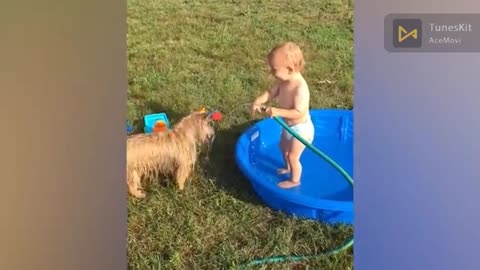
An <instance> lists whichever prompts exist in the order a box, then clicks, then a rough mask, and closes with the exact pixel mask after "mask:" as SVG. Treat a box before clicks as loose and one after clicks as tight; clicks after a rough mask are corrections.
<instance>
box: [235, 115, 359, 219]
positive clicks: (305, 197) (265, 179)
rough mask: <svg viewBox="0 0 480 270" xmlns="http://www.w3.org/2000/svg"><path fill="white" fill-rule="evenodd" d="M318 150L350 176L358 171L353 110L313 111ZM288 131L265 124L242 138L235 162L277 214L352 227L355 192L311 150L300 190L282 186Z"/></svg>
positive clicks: (305, 158)
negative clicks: (283, 150)
mask: <svg viewBox="0 0 480 270" xmlns="http://www.w3.org/2000/svg"><path fill="white" fill-rule="evenodd" d="M310 113H311V116H312V121H313V124H314V126H315V139H314V141H313V143H312V144H313V145H314V146H315V147H316V148H318V149H321V151H322V152H323V153H324V154H326V155H328V156H329V157H330V158H331V159H332V160H334V161H335V162H336V163H337V164H338V165H340V166H341V167H342V168H343V169H344V171H345V172H346V173H348V174H349V175H352V167H353V114H352V111H350V110H312V111H311V112H310ZM282 129H283V127H282V126H281V125H279V124H278V123H277V122H276V121H275V120H274V119H265V120H262V121H260V122H258V123H256V124H255V125H253V126H252V127H250V128H249V129H248V130H247V131H245V132H244V133H243V134H242V135H241V136H240V138H239V140H238V142H237V146H236V151H235V158H236V162H237V165H238V167H239V168H240V170H241V171H242V173H243V174H244V175H245V176H246V177H247V178H248V179H249V180H250V182H251V184H252V186H253V188H254V190H255V192H256V193H257V194H258V195H259V196H260V197H261V198H262V200H263V201H264V202H265V203H266V204H267V205H269V206H270V207H271V208H273V209H275V210H280V211H282V212H285V213H288V214H291V215H294V216H297V217H303V218H309V219H316V220H321V221H323V222H325V223H344V224H352V223H353V216H354V215H353V188H352V186H351V185H350V184H349V183H348V182H347V181H345V179H344V176H342V175H341V174H340V173H339V172H338V171H337V170H336V169H335V168H334V167H332V165H330V164H329V163H328V162H326V161H325V160H323V159H322V158H320V157H319V156H318V155H317V154H315V153H314V152H313V151H311V150H310V149H305V152H304V153H303V155H302V158H301V162H302V165H303V173H302V178H301V185H300V186H298V187H294V188H291V189H281V188H279V187H278V186H277V183H278V182H280V181H283V180H286V179H287V178H288V177H289V175H284V176H279V175H277V172H276V170H277V168H281V167H283V166H284V164H283V158H282V155H281V153H280V149H279V146H278V145H279V140H280V133H281V132H282Z"/></svg>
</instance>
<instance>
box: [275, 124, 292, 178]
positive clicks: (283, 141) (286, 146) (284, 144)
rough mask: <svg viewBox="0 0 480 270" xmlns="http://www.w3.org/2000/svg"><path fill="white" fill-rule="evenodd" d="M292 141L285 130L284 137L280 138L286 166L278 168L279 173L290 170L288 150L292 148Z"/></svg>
mask: <svg viewBox="0 0 480 270" xmlns="http://www.w3.org/2000/svg"><path fill="white" fill-rule="evenodd" d="M290 142H291V141H289V140H288V138H287V132H286V131H285V130H284V131H283V132H282V137H281V138H280V150H281V151H282V156H283V162H285V167H283V168H279V169H278V170H277V173H278V174H286V173H289V172H290V163H289V162H288V151H289V149H290Z"/></svg>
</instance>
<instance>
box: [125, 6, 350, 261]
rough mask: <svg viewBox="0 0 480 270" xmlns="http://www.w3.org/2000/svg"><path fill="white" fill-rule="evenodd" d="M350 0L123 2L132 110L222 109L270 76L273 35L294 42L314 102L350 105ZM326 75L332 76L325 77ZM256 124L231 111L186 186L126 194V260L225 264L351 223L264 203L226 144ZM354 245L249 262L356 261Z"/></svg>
mask: <svg viewBox="0 0 480 270" xmlns="http://www.w3.org/2000/svg"><path fill="white" fill-rule="evenodd" d="M352 16H353V3H352V1H351V0H338V1H337V0H316V1H300V0H290V1H286V0H281V1H274V0H271V1H266V0H265V1H262V0H257V1H239V0H238V1H235V0H233V1H221V0H210V1H180V0H128V39H127V40H128V72H129V86H128V119H129V120H130V121H131V122H132V123H133V125H134V127H135V128H136V130H137V131H141V129H142V128H143V127H142V117H143V116H144V115H145V114H147V113H152V112H160V111H164V112H167V114H168V115H169V117H170V119H171V121H173V122H174V121H175V120H178V119H179V118H180V117H181V116H182V115H184V114H187V113H189V112H191V111H192V110H194V109H197V108H199V107H201V106H207V107H209V108H215V109H219V110H222V111H223V112H224V113H228V112H230V111H231V110H232V109H234V108H236V107H238V105H239V104H241V103H245V102H251V101H252V100H253V98H254V97H255V96H256V95H258V94H259V93H260V91H262V90H264V89H266V88H267V87H268V86H269V85H270V83H271V78H270V77H269V74H268V69H267V68H266V66H265V61H264V59H265V57H266V55H267V54H268V52H269V50H270V49H271V47H272V46H273V45H275V44H276V43H279V42H282V41H286V40H291V41H294V42H296V43H298V44H299V45H300V46H301V47H302V49H303V51H304V54H305V58H306V61H307V66H306V70H305V73H304V76H305V78H306V80H307V82H308V83H309V85H310V89H311V96H312V104H311V105H312V107H313V108H352V107H353V48H352V47H353V18H352ZM325 80H329V81H331V82H333V83H325V82H324V81H325ZM251 124H252V122H251V120H250V119H249V117H248V112H247V111H246V108H241V107H240V108H239V109H238V110H236V112H235V113H232V114H230V115H227V117H226V118H225V119H224V122H223V123H222V125H221V128H220V130H219V134H218V136H217V139H216V140H215V144H214V147H213V149H212V153H211V158H210V162H208V163H207V162H201V163H200V164H199V165H198V166H197V171H196V173H195V175H194V177H193V179H192V181H191V182H188V184H187V186H186V190H185V191H184V192H178V191H176V189H175V188H174V187H173V186H172V185H163V184H161V183H160V181H159V183H156V184H154V185H152V186H150V187H149V188H148V189H147V192H148V195H147V198H146V199H145V200H142V201H138V200H134V199H132V198H129V201H128V212H129V215H128V256H129V268H130V269H142V270H143V269H230V268H231V267H233V266H235V265H239V264H240V263H241V262H243V261H245V260H248V259H251V258H254V257H263V256H272V255H288V254H304V253H308V254H309V253H318V252H322V251H326V250H328V249H330V248H332V247H334V246H336V245H338V244H340V243H342V242H343V241H344V240H345V239H347V238H348V237H349V236H350V235H351V234H352V233H353V229H352V228H351V227H346V226H336V227H332V226H327V225H323V224H321V223H319V222H313V221H305V220H297V219H294V218H291V217H288V216H286V215H283V214H281V213H277V212H274V211H271V210H270V209H269V208H268V207H266V206H265V205H264V204H262V202H261V201H260V200H259V199H258V198H257V197H256V195H255V194H254V192H253V190H252V188H251V187H250V185H249V184H248V181H247V180H246V179H245V178H243V177H242V175H241V174H240V173H239V171H238V170H237V168H236V166H235V163H234V158H233V153H234V144H235V142H236V139H237V137H238V136H239V134H240V133H241V132H242V130H244V129H245V128H246V127H247V126H249V125H251ZM352 254H353V251H352V250H349V251H348V252H345V253H342V254H339V255H336V256H332V257H328V258H322V259H318V260H312V261H308V262H305V263H296V264H284V265H272V266H268V267H258V268H255V269H341V270H344V269H352V268H353V266H352V265H353V263H352V262H353V255H352Z"/></svg>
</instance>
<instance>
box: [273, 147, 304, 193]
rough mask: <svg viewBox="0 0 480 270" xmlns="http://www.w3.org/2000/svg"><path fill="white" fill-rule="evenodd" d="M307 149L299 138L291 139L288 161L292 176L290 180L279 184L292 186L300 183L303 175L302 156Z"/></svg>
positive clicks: (280, 185)
mask: <svg viewBox="0 0 480 270" xmlns="http://www.w3.org/2000/svg"><path fill="white" fill-rule="evenodd" d="M304 150H305V145H304V144H303V143H302V142H300V141H299V140H297V139H293V140H291V143H290V150H289V152H288V157H287V159H288V163H289V164H290V169H291V173H292V177H291V179H290V180H288V181H283V182H280V183H279V184H278V186H279V187H281V188H292V187H296V186H298V185H300V177H301V176H302V164H301V163H300V157H301V156H302V153H303V151H304Z"/></svg>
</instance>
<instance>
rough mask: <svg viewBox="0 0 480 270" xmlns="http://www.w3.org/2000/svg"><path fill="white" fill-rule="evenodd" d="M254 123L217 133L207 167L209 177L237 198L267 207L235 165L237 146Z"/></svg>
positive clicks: (231, 127)
mask: <svg viewBox="0 0 480 270" xmlns="http://www.w3.org/2000/svg"><path fill="white" fill-rule="evenodd" d="M251 124H252V123H251V122H246V123H243V124H239V125H234V126H230V127H229V128H227V129H220V130H218V131H217V136H216V138H215V140H214V142H213V145H212V148H211V151H210V154H209V161H208V163H207V165H206V167H205V169H206V173H207V175H208V176H209V177H211V178H214V179H215V183H216V184H217V185H218V186H219V187H220V188H222V189H223V190H225V191H226V192H228V193H229V194H231V195H232V196H234V197H235V198H237V199H239V200H241V201H244V202H248V203H251V204H253V205H263V206H264V205H265V204H264V203H263V202H262V201H261V200H260V198H259V197H258V196H257V195H256V193H255V192H254V190H253V188H252V186H251V185H250V183H249V181H248V179H247V178H246V177H244V176H243V174H242V172H241V171H240V169H239V168H238V167H237V165H236V163H235V145H236V143H237V140H238V138H239V137H240V135H241V134H242V132H243V131H244V130H246V129H247V128H248V127H249V126H250V125H251Z"/></svg>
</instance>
